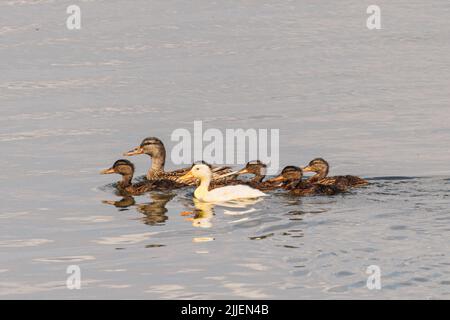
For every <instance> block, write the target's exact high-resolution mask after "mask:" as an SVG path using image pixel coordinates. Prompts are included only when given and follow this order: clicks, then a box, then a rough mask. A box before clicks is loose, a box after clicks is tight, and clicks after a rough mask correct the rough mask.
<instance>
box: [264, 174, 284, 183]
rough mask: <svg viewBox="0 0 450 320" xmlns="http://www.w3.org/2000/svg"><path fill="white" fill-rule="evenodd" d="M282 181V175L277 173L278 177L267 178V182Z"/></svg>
mask: <svg viewBox="0 0 450 320" xmlns="http://www.w3.org/2000/svg"><path fill="white" fill-rule="evenodd" d="M282 181H284V177H283V176H282V175H279V176H278V177H275V178H272V179H269V180H267V182H282Z"/></svg>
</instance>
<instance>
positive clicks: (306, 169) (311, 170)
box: [302, 166, 314, 172]
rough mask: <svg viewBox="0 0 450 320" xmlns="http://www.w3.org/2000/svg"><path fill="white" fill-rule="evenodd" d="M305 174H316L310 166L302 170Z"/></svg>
mask: <svg viewBox="0 0 450 320" xmlns="http://www.w3.org/2000/svg"><path fill="white" fill-rule="evenodd" d="M302 171H303V172H314V170H313V168H311V167H310V166H306V167H304V168H302Z"/></svg>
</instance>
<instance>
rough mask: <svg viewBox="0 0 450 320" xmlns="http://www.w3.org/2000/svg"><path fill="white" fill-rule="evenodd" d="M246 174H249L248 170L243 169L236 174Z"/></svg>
mask: <svg viewBox="0 0 450 320" xmlns="http://www.w3.org/2000/svg"><path fill="white" fill-rule="evenodd" d="M247 173H249V172H248V169H247V168H244V169H242V170H239V171H238V173H237V174H247Z"/></svg>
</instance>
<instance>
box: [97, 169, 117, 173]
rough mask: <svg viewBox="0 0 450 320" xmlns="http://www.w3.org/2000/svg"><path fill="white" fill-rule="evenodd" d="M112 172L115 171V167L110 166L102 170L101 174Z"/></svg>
mask: <svg viewBox="0 0 450 320" xmlns="http://www.w3.org/2000/svg"><path fill="white" fill-rule="evenodd" d="M111 173H114V168H109V169H105V170H102V171H100V174H111Z"/></svg>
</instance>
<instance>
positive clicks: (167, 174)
mask: <svg viewBox="0 0 450 320" xmlns="http://www.w3.org/2000/svg"><path fill="white" fill-rule="evenodd" d="M138 154H146V155H148V156H150V158H151V160H152V165H151V167H150V169H149V170H148V172H147V175H146V178H147V180H149V181H158V180H171V181H176V182H181V181H180V180H179V178H180V177H181V176H183V175H185V174H186V173H187V172H189V170H190V169H191V168H190V167H188V168H182V169H178V170H174V171H164V165H165V162H166V148H165V147H164V144H163V142H162V141H161V140H160V139H158V138H156V137H148V138H145V139H144V140H142V142H141V144H140V145H139V146H138V147H136V148H134V149H133V150H131V151H128V152H125V153H124V156H134V155H138ZM212 171H213V179H214V178H216V177H218V176H221V175H223V174H225V173H228V172H231V169H230V168H229V167H214V168H212ZM183 183H184V184H188V185H195V184H196V181H195V179H191V180H190V181H183Z"/></svg>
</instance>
